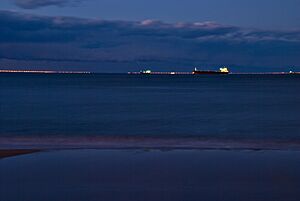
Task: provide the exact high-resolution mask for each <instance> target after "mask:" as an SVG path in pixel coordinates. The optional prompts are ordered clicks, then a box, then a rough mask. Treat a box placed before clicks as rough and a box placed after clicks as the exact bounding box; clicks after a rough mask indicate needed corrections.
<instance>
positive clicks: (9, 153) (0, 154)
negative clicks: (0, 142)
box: [0, 149, 40, 159]
mask: <svg viewBox="0 0 300 201" xmlns="http://www.w3.org/2000/svg"><path fill="white" fill-rule="evenodd" d="M38 151H40V150H38V149H0V159H2V158H6V157H13V156H18V155H23V154H31V153H35V152H38Z"/></svg>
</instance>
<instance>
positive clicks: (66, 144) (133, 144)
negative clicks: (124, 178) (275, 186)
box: [0, 137, 300, 150]
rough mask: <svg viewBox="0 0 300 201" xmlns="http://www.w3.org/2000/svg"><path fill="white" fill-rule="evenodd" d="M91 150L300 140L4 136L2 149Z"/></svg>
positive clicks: (296, 145)
mask: <svg viewBox="0 0 300 201" xmlns="http://www.w3.org/2000/svg"><path fill="white" fill-rule="evenodd" d="M89 148H91V149H228V150H300V140H293V141H284V140H237V139H236V140H229V139H228V140H227V139H226V140H225V139H207V138H206V139H204V138H203V139H201V138H159V137H157V138H154V137H0V150H1V149H2V150H3V149H6V150H7V149H11V150H13V149H39V150H47V149H89Z"/></svg>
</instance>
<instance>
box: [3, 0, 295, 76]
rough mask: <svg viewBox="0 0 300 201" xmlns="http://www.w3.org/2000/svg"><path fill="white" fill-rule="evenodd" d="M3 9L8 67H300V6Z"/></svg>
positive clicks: (11, 5)
mask: <svg viewBox="0 0 300 201" xmlns="http://www.w3.org/2000/svg"><path fill="white" fill-rule="evenodd" d="M0 8H1V9H0V27H1V28H0V41H1V43H0V64H1V65H2V66H7V67H8V68H19V67H20V66H22V67H23V68H33V66H35V67H36V68H39V67H41V66H42V67H44V68H58V66H59V68H76V69H82V70H95V71H111V72H118V71H127V70H131V69H132V70H136V68H137V67H136V66H137V65H135V63H136V62H137V61H138V62H141V63H142V64H144V65H148V66H151V65H155V66H157V68H158V69H162V68H164V69H166V70H169V69H170V67H169V66H172V67H171V68H173V69H174V68H175V69H174V70H176V69H179V70H185V68H184V67H183V66H188V67H191V66H193V65H201V66H206V67H209V66H213V67H217V66H220V65H230V66H235V68H236V69H237V70H243V69H255V71H260V70H262V71H265V70H270V69H280V70H282V69H283V70H285V69H288V68H296V69H298V66H300V59H299V55H300V12H299V10H300V1H299V0H285V1H283V0H184V1H183V0H152V1H143V0H2V1H1V2H0ZM61 16H69V17H68V18H66V17H61ZM149 19H152V20H149ZM120 66H122V67H120Z"/></svg>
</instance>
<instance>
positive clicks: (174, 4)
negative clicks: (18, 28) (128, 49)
mask: <svg viewBox="0 0 300 201" xmlns="http://www.w3.org/2000/svg"><path fill="white" fill-rule="evenodd" d="M16 1H17V2H18V1H24V2H34V1H50V2H54V3H52V4H55V3H57V2H59V1H60V0H2V1H1V3H0V7H1V8H2V9H14V10H18V11H22V12H29V13H37V14H43V15H54V16H55V15H67V16H78V17H97V18H101V19H108V20H145V19H156V20H162V21H167V22H181V21H183V22H197V21H200V22H202V21H215V22H218V23H221V24H228V25H236V26H242V27H252V28H264V29H295V28H298V27H300V12H299V10H300V1H299V0H151V1H146V0H81V1H80V3H78V2H79V0H75V3H69V4H68V5H67V4H65V5H62V4H61V5H60V6H58V7H56V6H43V7H42V6H41V7H38V8H35V9H26V10H24V9H22V8H20V7H17V6H16V5H15V4H14V2H16ZM64 1H66V0H64ZM71 1H72V0H69V2H71ZM73 1H74V0H73Z"/></svg>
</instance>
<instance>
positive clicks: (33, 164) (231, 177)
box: [0, 150, 300, 201]
mask: <svg viewBox="0 0 300 201" xmlns="http://www.w3.org/2000/svg"><path fill="white" fill-rule="evenodd" d="M299 189H300V153H299V152H298V151H212V150H211V151H208V150H207V151H205V150H202V151H200V150H177V151H155V150H148V151H146V150H62V151H46V152H38V153H34V154H27V155H21V156H15V157H10V158H4V159H1V160H0V200H3V201H19V200H22V201H40V200H43V201H52V200H64V201H86V200H89V201H98V200H110V201H119V200H120V201H127V200H128V201H134V200H151V201H152V200H165V201H177V200H178V201H182V200H187V201H189V200H195V201H198V200H205V201H240V200H243V201H274V200H276V201H298V200H300V191H299Z"/></svg>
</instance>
